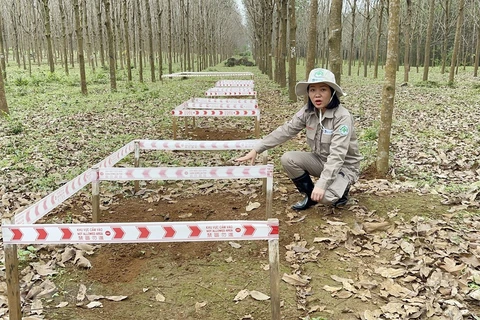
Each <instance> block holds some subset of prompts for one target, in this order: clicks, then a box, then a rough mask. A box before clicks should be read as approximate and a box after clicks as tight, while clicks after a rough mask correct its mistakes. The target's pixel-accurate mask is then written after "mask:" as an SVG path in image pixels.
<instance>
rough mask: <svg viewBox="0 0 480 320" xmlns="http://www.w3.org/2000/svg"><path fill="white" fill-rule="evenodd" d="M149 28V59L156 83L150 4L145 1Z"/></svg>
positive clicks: (151, 73) (151, 72) (152, 78)
mask: <svg viewBox="0 0 480 320" xmlns="http://www.w3.org/2000/svg"><path fill="white" fill-rule="evenodd" d="M145 7H146V16H147V28H148V59H149V61H150V79H151V80H152V82H155V59H154V57H153V27H152V15H151V10H150V2H149V1H145Z"/></svg>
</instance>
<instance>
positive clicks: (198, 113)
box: [172, 109, 260, 117]
mask: <svg viewBox="0 0 480 320" xmlns="http://www.w3.org/2000/svg"><path fill="white" fill-rule="evenodd" d="M172 115H173V116H177V117H253V116H260V110H259V109H253V110H188V109H187V110H178V109H175V110H172Z"/></svg>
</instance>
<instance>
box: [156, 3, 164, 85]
mask: <svg viewBox="0 0 480 320" xmlns="http://www.w3.org/2000/svg"><path fill="white" fill-rule="evenodd" d="M162 14H163V8H161V7H160V0H157V25H158V70H159V77H160V79H162V74H163V55H162Z"/></svg>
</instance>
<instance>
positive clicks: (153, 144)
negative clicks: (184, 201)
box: [137, 139, 260, 150]
mask: <svg viewBox="0 0 480 320" xmlns="http://www.w3.org/2000/svg"><path fill="white" fill-rule="evenodd" d="M137 141H138V143H139V146H140V149H142V150H249V149H252V148H253V147H254V146H255V145H256V144H257V143H258V142H259V141H260V140H256V139H255V140H224V141H215V140H211V141H208V140H205V141H201V140H137Z"/></svg>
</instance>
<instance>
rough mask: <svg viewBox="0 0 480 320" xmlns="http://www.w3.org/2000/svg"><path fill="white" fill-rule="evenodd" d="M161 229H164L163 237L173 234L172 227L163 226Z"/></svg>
mask: <svg viewBox="0 0 480 320" xmlns="http://www.w3.org/2000/svg"><path fill="white" fill-rule="evenodd" d="M163 229H164V230H165V236H164V237H165V238H173V236H174V235H175V229H173V227H163Z"/></svg>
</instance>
